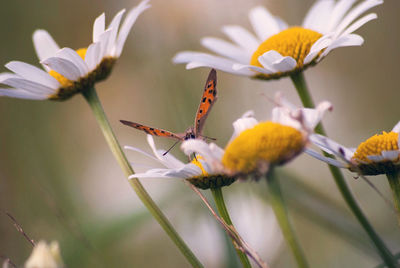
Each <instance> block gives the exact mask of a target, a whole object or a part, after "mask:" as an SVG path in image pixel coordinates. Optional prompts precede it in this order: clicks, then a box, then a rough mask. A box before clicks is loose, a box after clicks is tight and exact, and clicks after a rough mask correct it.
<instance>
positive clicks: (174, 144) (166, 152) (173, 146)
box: [162, 140, 181, 156]
mask: <svg viewBox="0 0 400 268" xmlns="http://www.w3.org/2000/svg"><path fill="white" fill-rule="evenodd" d="M180 141H181V140H177V141H176V142H175V143H174V144H173V145H172V146H171V147H170V148H169V149H168V150H167V151H165V152H164V153H163V154H162V155H163V156H164V155H166V154H167V153H169V151H171V150H172V148H174V147H175V145H177V144H178V143H179V142H180Z"/></svg>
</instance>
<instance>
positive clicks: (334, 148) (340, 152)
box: [309, 134, 354, 162]
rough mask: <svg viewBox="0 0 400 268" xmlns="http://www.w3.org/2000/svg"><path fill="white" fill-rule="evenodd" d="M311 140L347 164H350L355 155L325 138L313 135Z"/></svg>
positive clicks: (310, 137)
mask: <svg viewBox="0 0 400 268" xmlns="http://www.w3.org/2000/svg"><path fill="white" fill-rule="evenodd" d="M309 140H310V141H311V142H312V143H314V144H315V145H317V146H318V147H319V148H321V149H322V150H324V151H325V152H327V153H329V154H333V155H336V156H338V157H340V158H342V159H343V160H345V161H347V162H350V160H351V158H352V157H353V154H354V153H353V152H352V151H351V150H349V149H348V148H346V147H344V146H343V145H341V144H339V143H337V142H335V141H333V140H331V139H329V138H327V137H325V136H322V135H319V134H311V135H310V136H309Z"/></svg>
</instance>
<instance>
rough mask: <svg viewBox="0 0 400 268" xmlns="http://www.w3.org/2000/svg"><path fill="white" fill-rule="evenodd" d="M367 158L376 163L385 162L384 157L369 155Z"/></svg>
mask: <svg viewBox="0 0 400 268" xmlns="http://www.w3.org/2000/svg"><path fill="white" fill-rule="evenodd" d="M367 158H368V159H369V160H371V161H373V162H376V163H377V162H382V161H383V160H385V158H384V157H383V156H382V155H367Z"/></svg>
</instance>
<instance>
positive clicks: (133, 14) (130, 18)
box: [115, 0, 150, 57]
mask: <svg viewBox="0 0 400 268" xmlns="http://www.w3.org/2000/svg"><path fill="white" fill-rule="evenodd" d="M148 3H149V0H145V1H142V2H140V4H139V5H138V6H136V7H135V8H133V9H132V10H130V11H129V12H128V14H127V15H126V18H125V20H124V22H123V23H122V26H121V29H120V31H119V33H118V39H117V46H116V51H115V56H117V57H119V56H120V55H121V52H122V49H123V48H124V44H125V41H126V38H127V37H128V34H129V32H130V30H131V28H132V26H133V24H134V23H135V21H136V19H137V18H138V16H139V15H140V14H142V13H143V11H145V10H146V9H148V8H149V7H150V5H149V4H148Z"/></svg>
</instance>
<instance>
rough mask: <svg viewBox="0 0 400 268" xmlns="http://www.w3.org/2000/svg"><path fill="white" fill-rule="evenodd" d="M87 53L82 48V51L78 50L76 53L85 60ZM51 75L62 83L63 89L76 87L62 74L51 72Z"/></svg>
mask: <svg viewBox="0 0 400 268" xmlns="http://www.w3.org/2000/svg"><path fill="white" fill-rule="evenodd" d="M86 51H87V48H80V49H78V50H76V53H78V55H79V56H80V57H81V58H82V59H83V60H84V59H85V55H86ZM49 75H51V76H52V77H54V78H55V79H57V81H58V82H60V84H61V85H62V86H63V87H71V86H73V85H74V82H73V81H71V80H69V79H67V78H65V77H64V76H62V75H61V74H59V73H57V72H56V71H54V70H50V71H49Z"/></svg>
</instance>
